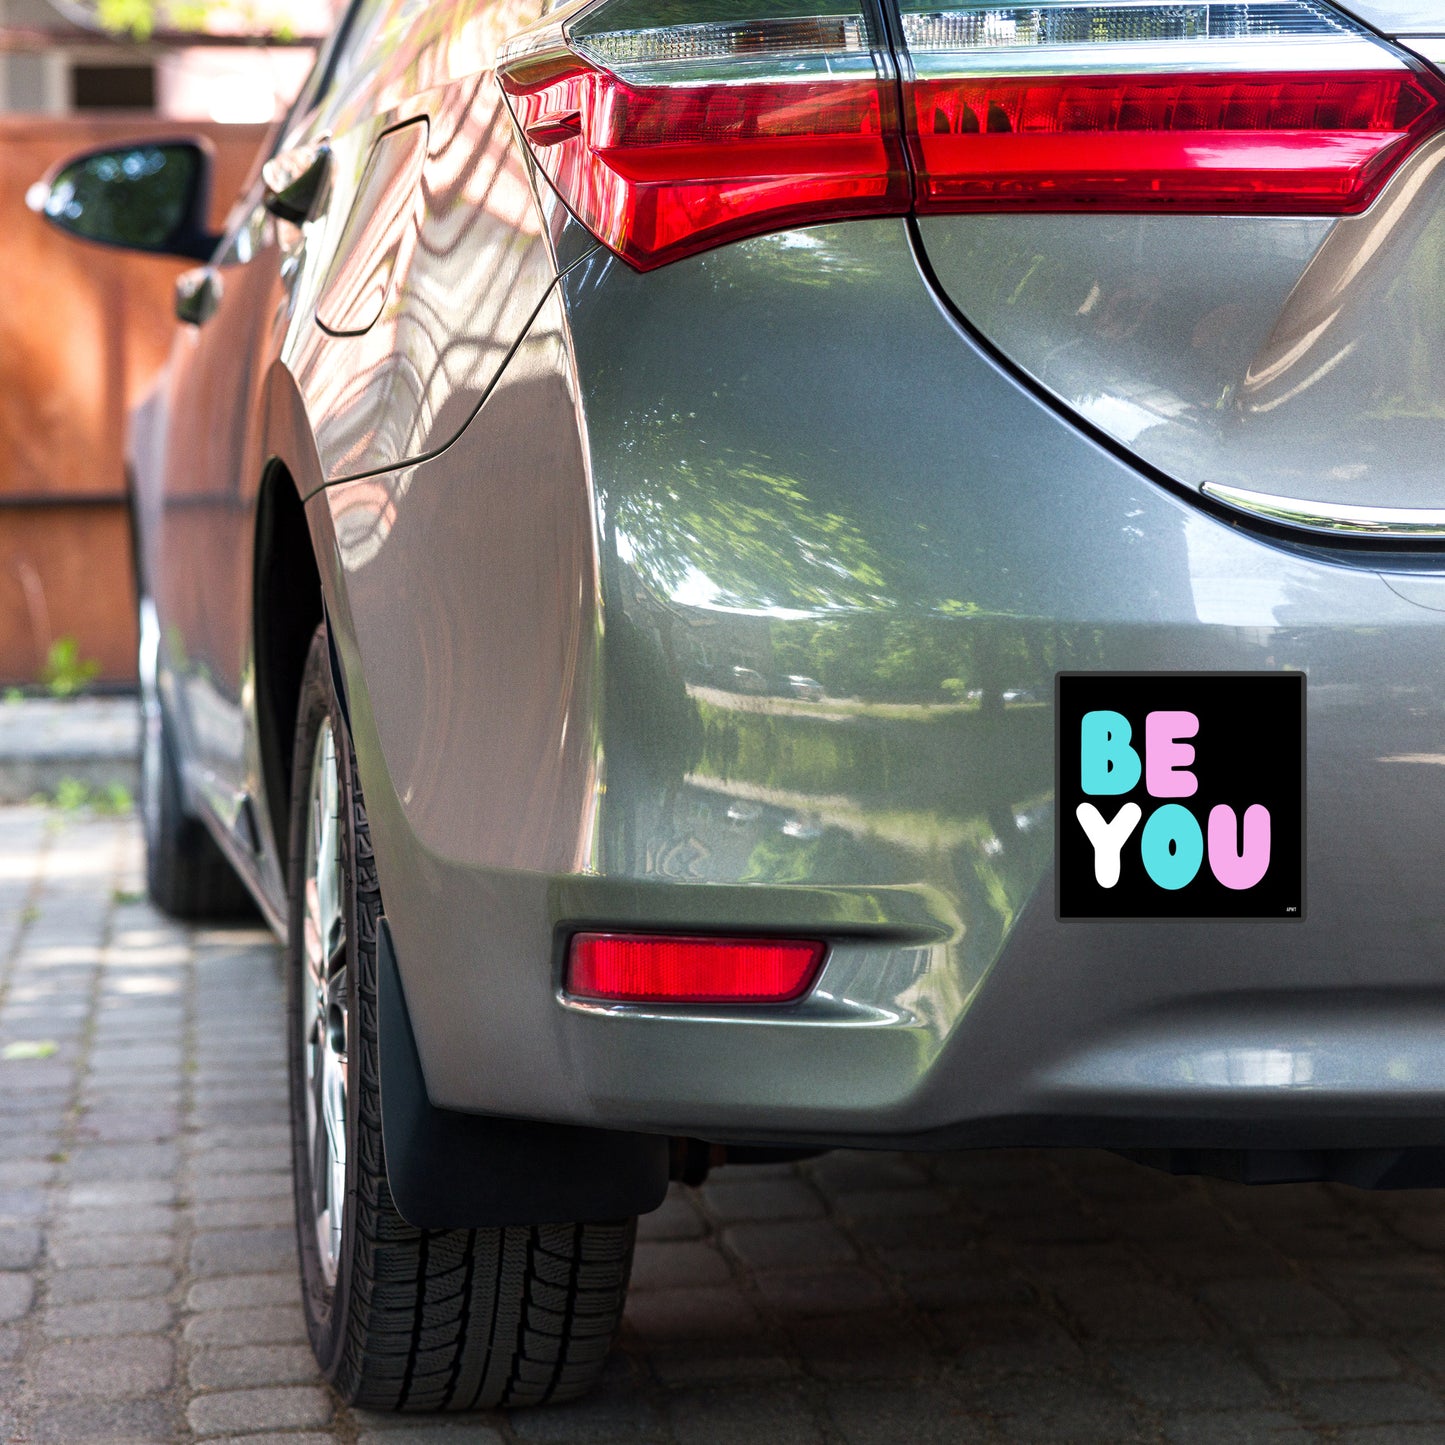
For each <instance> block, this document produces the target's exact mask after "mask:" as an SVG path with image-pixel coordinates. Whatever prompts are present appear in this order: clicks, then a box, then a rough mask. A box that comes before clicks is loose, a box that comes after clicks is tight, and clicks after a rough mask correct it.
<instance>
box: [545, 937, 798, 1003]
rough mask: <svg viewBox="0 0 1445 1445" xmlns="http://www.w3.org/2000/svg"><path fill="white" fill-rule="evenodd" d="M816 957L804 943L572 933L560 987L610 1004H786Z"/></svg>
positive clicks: (786, 940)
mask: <svg viewBox="0 0 1445 1445" xmlns="http://www.w3.org/2000/svg"><path fill="white" fill-rule="evenodd" d="M822 961H823V945H822V944H821V943H818V942H815V941H811V940H800V939H764V938H706V937H702V938H690V937H675V938H674V937H663V936H661V935H653V934H645V933H638V934H626V933H579V934H577V935H576V936H575V937H574V938H573V939H572V947H571V950H570V952H569V953H568V956H567V978H566V984H565V988H566V992H567V993H568V995H569V996H570V997H573V998H579V999H597V1000H603V1001H606V1002H610V1003H734V1004H736V1003H788V1002H790V1001H791V1000H793V999H797V998H801V997H802V996H803V995H804V994H805V993H807V991H808V989H809V988H810V987H811V986H812V984H813V980H814V979H815V978H816V976H817V973H818V966H819V965H820V964H821V963H822Z"/></svg>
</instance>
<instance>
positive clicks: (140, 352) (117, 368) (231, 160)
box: [0, 115, 266, 684]
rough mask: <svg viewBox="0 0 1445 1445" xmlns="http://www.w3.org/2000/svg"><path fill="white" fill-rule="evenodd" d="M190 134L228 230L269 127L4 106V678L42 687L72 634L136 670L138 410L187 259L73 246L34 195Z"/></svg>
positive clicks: (83, 646)
mask: <svg viewBox="0 0 1445 1445" xmlns="http://www.w3.org/2000/svg"><path fill="white" fill-rule="evenodd" d="M182 132H184V133H186V134H196V133H197V132H199V133H202V134H204V135H206V136H207V137H209V139H210V140H211V142H212V144H213V145H214V146H215V148H216V161H217V168H216V169H217V174H216V185H215V190H214V193H213V211H214V215H213V221H214V222H215V224H216V225H217V226H219V224H220V221H221V218H222V216H223V215H224V213H225V211H226V209H227V208H228V206H229V203H230V201H231V199H232V198H233V197H234V196H235V194H236V192H237V190H238V189H239V188H240V186H241V183H242V182H243V181H244V179H245V176H246V173H247V172H248V171H249V169H250V167H251V164H252V162H253V160H254V158H255V155H256V152H257V150H258V148H259V146H260V143H261V140H262V138H263V137H264V135H265V132H266V128H265V127H263V126H250V125H246V126H239V125H236V126H233V125H207V124H195V123H186V124H184V125H177V124H175V123H169V124H167V123H164V122H158V121H150V120H146V119H143V118H141V119H138V118H137V117H135V116H133V115H131V116H120V115H116V116H93V117H92V116H87V117H84V118H79V117H76V118H65V119H57V118H52V117H42V116H33V117H32V116H0V683H5V684H10V683H29V682H35V681H37V680H38V679H39V677H40V674H41V670H42V668H43V667H44V664H45V659H46V656H47V654H48V653H49V650H50V647H51V644H52V643H53V642H54V641H55V640H56V639H57V638H62V637H67V636H69V637H74V638H76V640H77V641H78V643H79V647H80V653H81V656H82V657H83V658H88V659H94V660H95V661H96V662H98V663H99V664H100V669H101V671H100V680H101V681H102V682H106V683H126V682H129V681H131V680H132V679H133V678H134V676H135V649H136V636H135V597H134V589H133V585H132V579H131V564H130V557H131V538H130V522H129V513H128V511H127V509H126V505H125V477H124V469H123V462H122V455H123V453H122V437H123V431H124V424H125V413H126V410H127V408H128V407H129V406H130V405H131V404H132V403H133V402H134V401H136V400H137V399H139V398H140V397H141V396H143V395H144V394H145V392H146V390H147V388H148V387H149V386H150V385H151V384H152V382H153V380H154V378H155V375H156V372H157V370H158V368H159V367H160V365H161V363H162V362H163V361H164V360H165V357H166V354H167V352H168V350H169V348H170V341H171V335H172V333H173V331H174V329H175V325H176V322H175V319H174V315H173V312H172V310H171V298H172V290H173V287H174V283H175V278H176V277H177V276H178V275H179V274H180V273H181V272H182V271H183V270H184V269H185V268H186V265H187V264H188V263H186V262H184V261H170V260H164V259H159V258H155V257H144V256H132V255H128V254H126V253H124V252H120V251H114V250H109V249H107V248H105V247H103V246H92V245H88V244H86V243H84V242H80V241H75V240H72V239H71V238H69V237H67V236H63V235H61V234H60V232H58V231H56V230H54V229H53V228H52V227H51V226H49V225H47V224H46V223H45V222H44V221H42V220H41V219H40V218H39V217H38V216H36V215H33V214H32V213H31V212H30V211H29V210H28V209H27V208H26V206H25V192H26V190H27V189H28V188H29V187H30V186H31V185H32V184H33V183H34V182H35V181H36V180H37V179H38V178H39V177H40V176H42V175H43V174H44V173H45V172H46V171H47V170H48V169H49V168H50V167H51V166H52V165H53V164H54V163H55V162H56V161H58V160H62V159H64V158H65V157H66V156H68V155H70V154H72V153H74V152H77V151H81V150H86V149H89V148H90V147H93V146H103V145H108V144H112V143H120V142H123V141H125V140H128V139H131V138H133V137H146V136H152V135H176V134H179V133H182Z"/></svg>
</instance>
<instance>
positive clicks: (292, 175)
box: [261, 140, 331, 226]
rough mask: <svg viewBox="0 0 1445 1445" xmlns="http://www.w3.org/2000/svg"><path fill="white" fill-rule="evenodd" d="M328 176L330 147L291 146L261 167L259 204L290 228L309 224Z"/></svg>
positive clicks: (322, 143)
mask: <svg viewBox="0 0 1445 1445" xmlns="http://www.w3.org/2000/svg"><path fill="white" fill-rule="evenodd" d="M330 173H331V147H330V146H329V145H328V144H327V143H326V142H325V141H324V140H322V141H317V142H316V144H315V145H305V146H295V147H293V148H292V149H291V150H284V151H281V152H280V153H279V154H278V155H274V156H272V157H271V159H270V160H269V161H267V162H266V164H265V165H264V166H262V167H261V185H262V188H263V195H262V201H261V204H262V205H264V206H265V207H266V209H267V210H268V211H270V213H271V214H272V215H273V216H276V217H279V219H281V220H283V221H290V222H291V223H292V225H296V226H300V225H302V224H303V223H304V222H306V221H309V220H310V219H311V217H312V215H313V213H314V212H315V210H316V203H317V201H318V200H319V199H320V197H321V192H322V189H323V187H324V186H325V184H326V178H327V176H329V175H330Z"/></svg>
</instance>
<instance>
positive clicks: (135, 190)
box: [25, 140, 220, 261]
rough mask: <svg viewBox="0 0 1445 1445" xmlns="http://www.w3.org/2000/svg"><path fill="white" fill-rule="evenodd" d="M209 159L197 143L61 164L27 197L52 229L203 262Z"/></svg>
mask: <svg viewBox="0 0 1445 1445" xmlns="http://www.w3.org/2000/svg"><path fill="white" fill-rule="evenodd" d="M210 191H211V158H210V154H209V151H208V149H207V148H205V147H203V146H202V145H201V144H199V143H198V142H196V141H188V140H174V141H137V142H135V143H133V144H131V145H128V146H116V147H112V148H109V149H106V150H98V151H87V152H86V153H85V154H83V155H79V156H75V157H73V158H72V159H71V160H68V161H63V162H62V163H61V164H60V165H59V166H57V167H56V168H55V169H54V170H53V171H51V172H50V174H49V175H47V176H46V177H45V179H44V180H41V181H37V182H36V184H35V185H33V186H31V188H30V190H29V192H28V193H27V194H26V197H25V200H26V204H28V205H29V207H30V209H31V210H33V211H35V212H37V213H38V214H39V215H41V216H43V217H44V218H45V219H46V220H47V221H49V222H50V223H51V225H53V226H57V227H59V228H60V230H62V231H67V232H69V233H70V234H71V235H72V236H79V237H81V238H82V239H83V240H86V241H97V242H99V243H100V244H101V245H103V246H120V247H123V248H124V249H126V250H128V251H148V252H152V253H154V254H157V255H163V256H184V257H186V258H188V259H190V260H195V261H204V260H206V259H207V258H208V257H209V256H210V254H211V252H212V251H213V250H214V249H215V248H216V244H217V242H218V241H219V240H220V238H219V237H218V236H216V235H213V234H212V233H211V232H209V231H208V230H207V229H206V207H207V205H208V203H209V201H210Z"/></svg>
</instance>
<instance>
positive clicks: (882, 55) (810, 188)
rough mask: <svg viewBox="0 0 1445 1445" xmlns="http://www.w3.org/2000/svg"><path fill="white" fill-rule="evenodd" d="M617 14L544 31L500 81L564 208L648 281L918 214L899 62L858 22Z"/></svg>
mask: <svg viewBox="0 0 1445 1445" xmlns="http://www.w3.org/2000/svg"><path fill="white" fill-rule="evenodd" d="M614 8H615V9H616V10H617V11H619V12H620V11H626V10H632V9H635V8H636V7H635V5H633V4H631V3H629V0H619V3H618V4H617V5H616V6H615V7H614V6H613V5H609V4H604V5H602V6H600V7H598V8H595V9H593V10H590V11H588V12H587V13H586V15H585V16H584V17H583V18H582V19H581V20H578V21H576V22H574V23H573V24H571V25H570V26H569V27H567V30H566V32H565V35H564V33H563V32H562V31H561V30H560V28H555V27H554V28H553V29H551V30H545V31H543V32H542V33H540V34H539V35H538V36H536V37H535V38H533V39H532V40H531V41H530V42H527V43H525V44H523V45H521V46H514V47H513V48H512V49H511V50H510V52H509V53H507V54H504V57H503V60H502V63H501V65H500V67H499V72H498V73H499V78H500V81H501V84H502V88H503V90H504V91H505V92H506V94H507V96H508V97H509V98H510V100H511V102H512V106H513V110H514V112H515V114H516V117H517V120H518V122H519V124H520V125H521V128H522V131H523V133H524V134H525V135H526V137H527V140H528V142H529V144H530V146H531V148H532V152H533V154H534V156H535V157H536V160H537V162H538V164H539V165H540V166H541V167H542V169H543V170H544V171H545V172H546V174H547V176H548V178H549V179H550V180H551V182H552V184H553V185H554V186H555V187H556V188H557V190H558V192H559V193H560V195H561V196H562V199H563V200H564V201H565V202H566V203H567V205H568V207H569V208H570V209H571V210H572V212H573V213H574V214H575V215H576V216H577V217H578V219H579V220H581V221H582V222H583V224H584V225H586V226H587V227H588V229H589V230H591V231H592V232H593V234H594V235H596V236H597V237H598V238H599V239H600V240H602V241H604V242H605V243H606V244H607V245H608V246H610V247H611V248H612V249H613V250H614V251H616V252H617V254H618V255H619V256H622V257H624V258H625V259H626V260H628V261H630V262H631V263H632V264H633V265H634V266H636V267H637V268H638V269H639V270H649V269H651V268H652V267H654V266H660V265H663V264H664V263H665V262H668V261H673V260H676V259H678V258H679V257H681V256H686V255H689V254H691V253H692V252H694V251H701V250H706V249H707V248H709V247H712V246H716V245H720V244H722V243H723V242H725V241H732V240H737V239H740V238H741V237H744V236H750V235H756V234H758V233H760V232H763V231H772V230H779V229H782V228H785V227H788V226H795V225H802V224H805V223H807V222H809V221H817V220H832V219H840V218H843V217H854V216H877V215H902V214H904V213H905V212H906V211H907V210H908V207H909V203H910V200H911V195H910V189H909V183H908V173H907V165H906V162H905V161H904V157H903V141H902V127H901V124H900V121H899V117H898V106H897V100H896V94H897V91H896V85H895V83H894V78H893V70H892V62H891V60H890V58H889V56H888V54H887V51H886V49H885V48H881V47H880V46H879V45H878V43H877V42H876V40H875V39H874V36H873V34H872V29H871V27H870V25H869V23H868V21H867V20H866V19H865V17H864V16H863V15H862V14H861V13H858V14H852V15H837V16H814V17H801V18H789V17H784V18H782V19H778V20H769V19H766V18H764V19H755V20H748V21H744V22H738V23H731V22H729V23H711V24H695V25H674V26H666V27H648V26H641V27H637V26H631V27H627V28H614V27H616V26H617V25H618V24H619V23H620V22H619V21H612V22H610V23H609V18H608V17H609V16H610V15H611V14H612V13H613V11H614ZM524 39H525V37H524Z"/></svg>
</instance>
